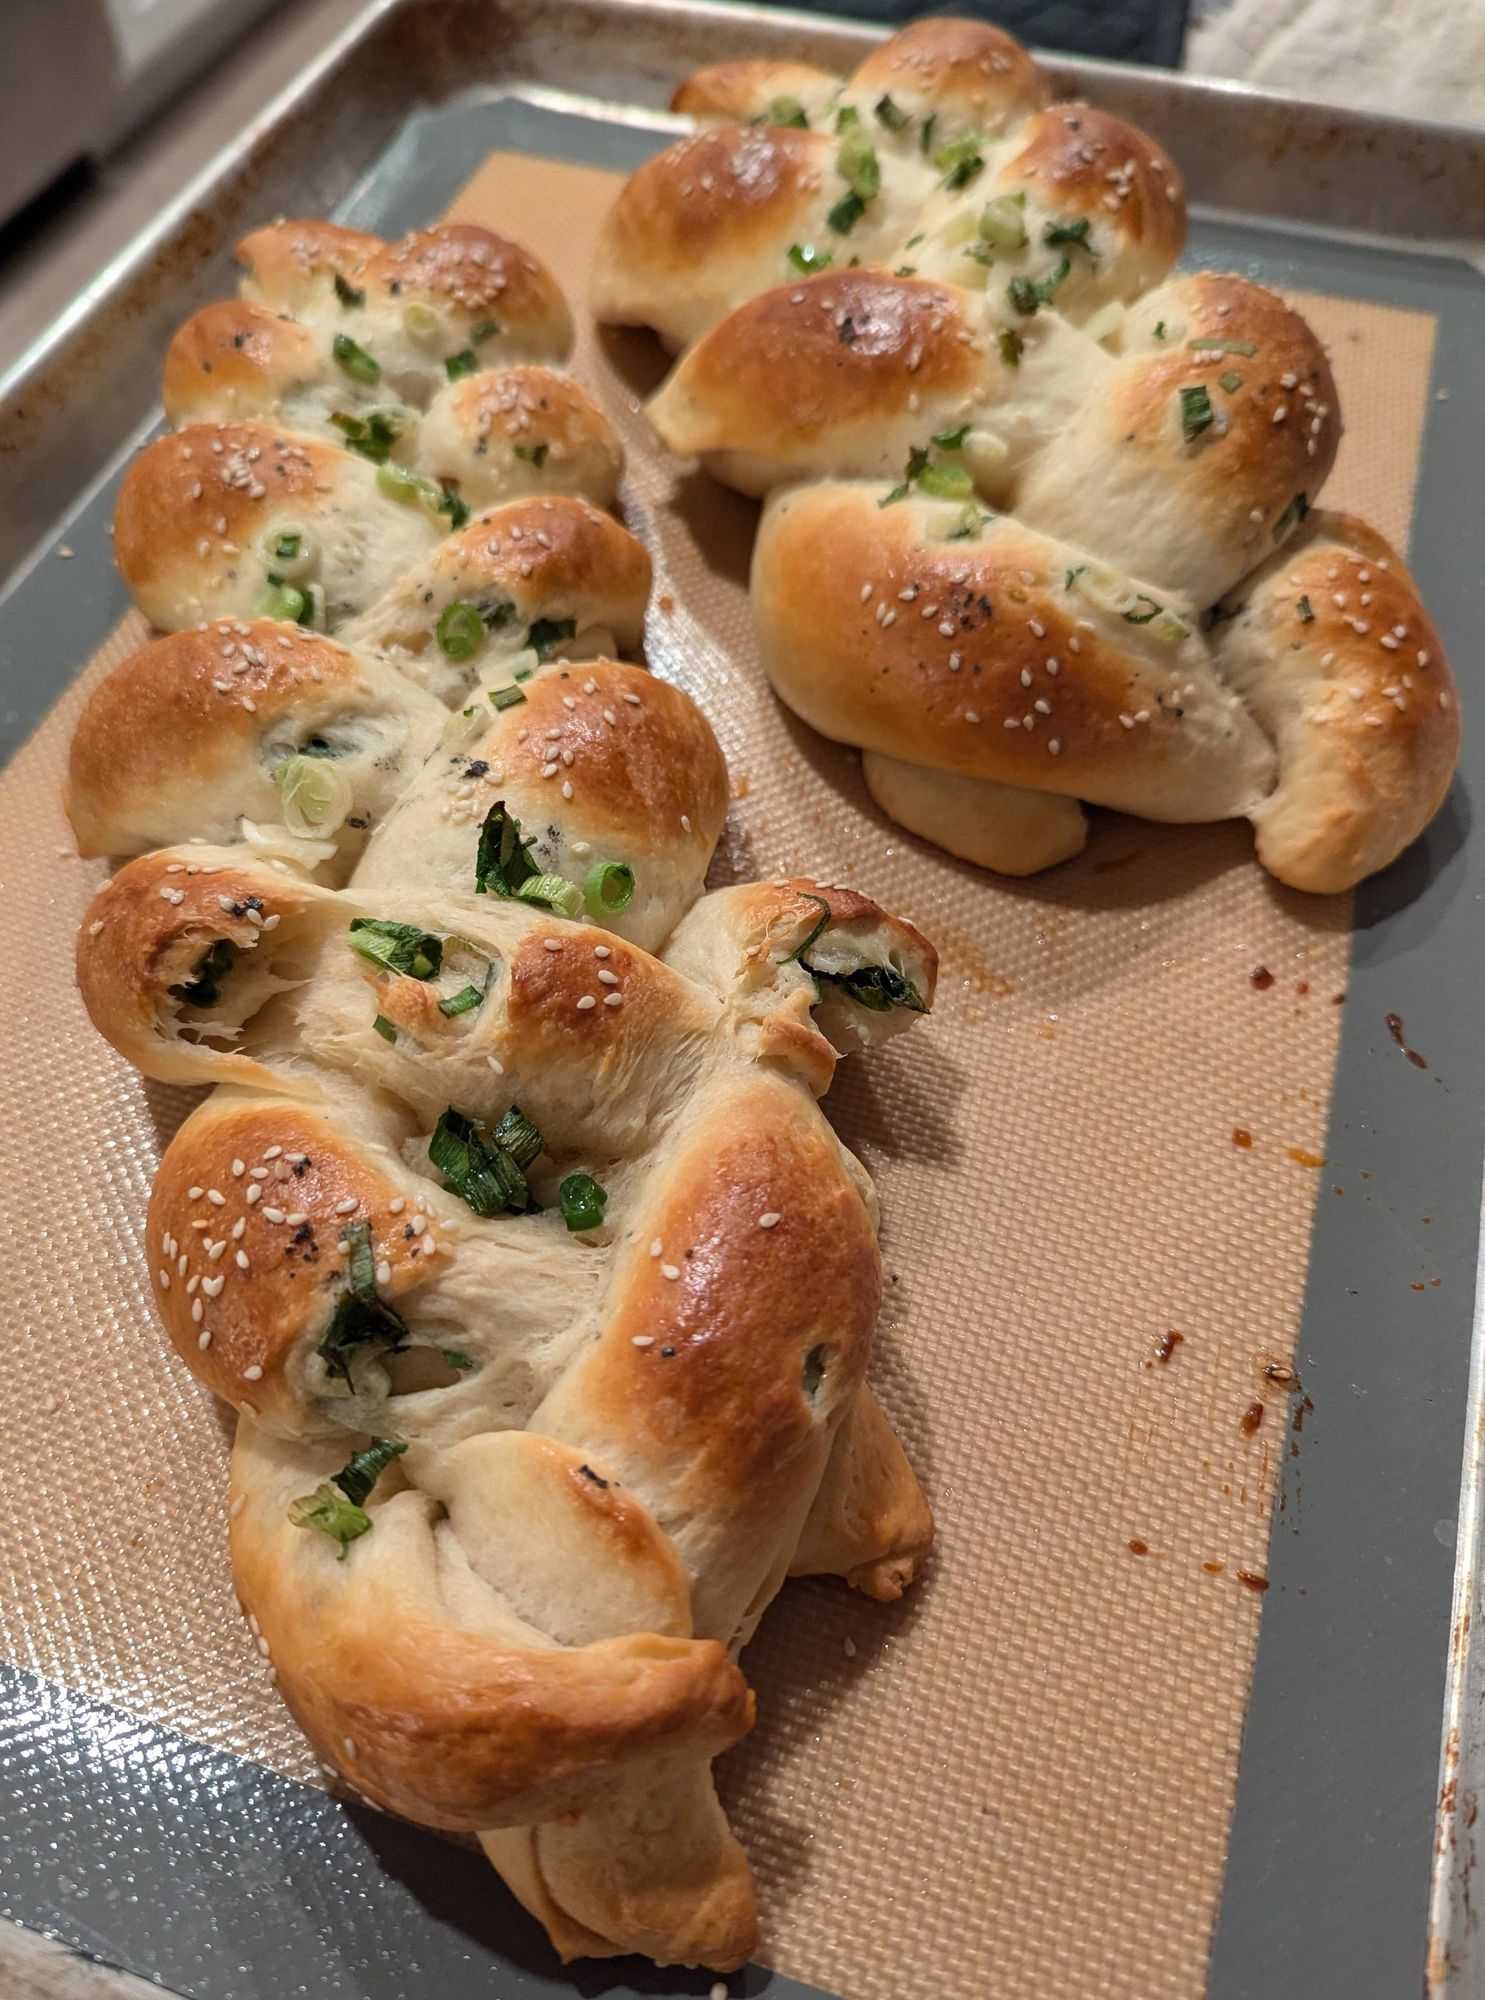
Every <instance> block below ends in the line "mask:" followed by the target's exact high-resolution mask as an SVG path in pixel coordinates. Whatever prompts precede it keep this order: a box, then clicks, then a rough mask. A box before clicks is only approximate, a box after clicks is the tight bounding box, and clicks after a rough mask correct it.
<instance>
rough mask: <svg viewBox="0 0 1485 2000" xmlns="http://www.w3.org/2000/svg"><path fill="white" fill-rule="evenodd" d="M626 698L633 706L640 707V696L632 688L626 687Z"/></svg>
mask: <svg viewBox="0 0 1485 2000" xmlns="http://www.w3.org/2000/svg"><path fill="white" fill-rule="evenodd" d="M624 699H625V701H627V702H628V703H629V706H630V707H631V708H638V707H639V705H640V701H639V696H638V695H637V694H635V693H634V691H633V689H632V688H625V690H624Z"/></svg>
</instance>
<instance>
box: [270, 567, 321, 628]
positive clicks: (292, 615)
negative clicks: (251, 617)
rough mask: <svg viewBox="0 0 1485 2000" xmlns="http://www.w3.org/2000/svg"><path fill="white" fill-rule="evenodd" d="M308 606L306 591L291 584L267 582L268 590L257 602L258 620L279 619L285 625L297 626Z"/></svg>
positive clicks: (271, 580)
mask: <svg viewBox="0 0 1485 2000" xmlns="http://www.w3.org/2000/svg"><path fill="white" fill-rule="evenodd" d="M309 605H310V600H309V593H308V591H304V590H300V589H298V588H297V587H296V586H295V585H294V584H292V583H279V582H275V581H274V580H273V579H272V578H270V580H269V584H268V588H267V589H266V590H265V591H264V593H263V595H262V597H261V598H260V599H259V600H258V616H259V617H260V618H281V619H283V621H284V622H285V624H291V625H298V624H301V623H302V622H303V620H304V614H305V612H306V611H308V609H309Z"/></svg>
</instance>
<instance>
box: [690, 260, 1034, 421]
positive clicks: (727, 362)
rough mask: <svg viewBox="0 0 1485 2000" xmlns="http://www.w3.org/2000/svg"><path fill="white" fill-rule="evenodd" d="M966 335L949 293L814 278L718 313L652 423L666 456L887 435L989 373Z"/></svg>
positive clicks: (861, 279)
mask: <svg viewBox="0 0 1485 2000" xmlns="http://www.w3.org/2000/svg"><path fill="white" fill-rule="evenodd" d="M971 331H972V323H971V315H970V300H969V298H968V296H967V295H966V294H965V293H963V292H960V291H957V290H955V289H953V288H951V287H950V286H947V285H937V284H933V283H931V282H930V281H929V280H928V279H926V278H893V277H889V276H887V274H886V273H884V272H882V271H876V270H870V269H865V268H863V269H860V270H855V271H852V270H842V271H825V272H821V273H819V274H817V275H814V276H811V277H808V278H802V279H801V280H800V281H799V283H798V284H795V285H787V286H780V287H778V288H776V289H775V290H773V291H768V292H762V293H760V294H759V295H758V296H757V297H756V298H753V299H749V300H748V301H747V302H746V303H745V304H743V305H741V306H739V307H738V308H737V310H736V311H735V312H732V313H729V314H728V315H727V317H726V319H724V320H723V321H722V322H721V324H720V325H719V326H716V327H714V328H713V329H712V331H711V332H710V333H709V334H707V335H706V336H705V337H704V338H703V339H702V340H700V341H698V342H697V344H696V345H695V346H694V347H692V348H691V349H690V350H689V351H688V352H687V354H686V355H685V356H684V357H683V359H682V360H681V361H680V362H679V363H678V364H677V366H676V368H675V369H674V370H673V372H672V373H671V375H670V376H669V378H668V379H667V381H666V383H665V386H664V388H663V389H662V390H661V391H660V393H659V395H658V396H657V397H656V399H655V401H654V403H652V405H651V415H652V417H653V418H654V421H655V425H656V428H657V429H658V430H659V432H660V435H661V437H662V439H663V440H664V442H665V443H666V444H667V445H668V446H669V447H670V449H671V450H672V451H676V452H709V451H715V450H719V449H720V450H727V449H738V448H742V447H743V443H744V440H746V448H748V449H751V450H754V451H760V452H768V451H769V450H770V449H773V450H776V451H783V450H785V449H788V448H789V447H790V446H791V444H792V445H793V447H794V448H795V449H797V448H798V444H799V443H800V442H801V441H810V440H814V439H816V438H818V437H819V436H820V435H821V434H822V433H823V432H826V431H835V430H836V429H841V430H846V429H848V428H849V427H851V426H853V425H863V426H865V425H874V426H880V425H882V424H890V423H893V422H895V421H896V420H897V419H898V418H900V417H901V416H902V415H903V414H904V412H905V411H907V410H908V408H909V399H910V398H917V399H918V401H919V402H922V401H925V400H929V399H932V398H933V397H936V396H942V397H951V396H954V395H966V396H967V395H969V394H970V393H972V392H973V391H974V390H975V389H977V388H978V387H979V385H980V383H981V381H982V379H983V377H984V376H985V374H986V373H987V372H991V373H994V372H995V371H996V370H997V369H998V368H999V366H1000V364H999V363H998V361H997V362H991V361H988V360H987V357H986V356H985V354H984V353H983V351H982V350H981V348H980V345H979V343H978V342H977V341H975V340H973V339H971V338H970V337H969V335H970V333H971ZM912 407H914V408H916V405H913V406H912ZM919 428H920V429H922V428H923V426H922V425H920V426H919ZM925 434H926V433H925Z"/></svg>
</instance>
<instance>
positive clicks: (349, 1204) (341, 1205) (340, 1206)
mask: <svg viewBox="0 0 1485 2000" xmlns="http://www.w3.org/2000/svg"><path fill="white" fill-rule="evenodd" d="M356 1205H357V1203H356V1197H355V1196H354V1195H353V1194H348V1195H347V1196H346V1198H345V1200H344V1201H338V1202H336V1204H335V1213H336V1214H337V1215H349V1214H350V1213H351V1210H352V1209H353V1208H355V1207H356ZM290 1220H291V1221H292V1220H293V1217H292V1216H291V1217H290Z"/></svg>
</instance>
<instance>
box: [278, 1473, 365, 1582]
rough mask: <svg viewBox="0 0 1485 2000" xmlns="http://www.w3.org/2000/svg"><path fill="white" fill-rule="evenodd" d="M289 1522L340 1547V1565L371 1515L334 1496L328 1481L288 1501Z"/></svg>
mask: <svg viewBox="0 0 1485 2000" xmlns="http://www.w3.org/2000/svg"><path fill="white" fill-rule="evenodd" d="M289 1519H290V1520H291V1521H292V1522H293V1524H294V1526H295V1527H296V1528H318V1529H319V1531H320V1533H321V1534H322V1535H328V1536H329V1537H330V1539H331V1541H332V1542H338V1543H339V1544H340V1550H339V1554H338V1555H337V1557H336V1560H337V1561H338V1562H344V1561H345V1556H346V1550H347V1549H348V1548H349V1547H350V1545H351V1543H352V1542H354V1541H356V1540H358V1539H359V1537H360V1536H362V1535H364V1534H365V1533H366V1532H367V1530H368V1529H369V1528H370V1526H371V1516H370V1515H369V1514H368V1513H367V1511H366V1509H365V1508H364V1507H357V1506H356V1505H355V1504H354V1503H353V1502H352V1501H350V1500H347V1499H346V1498H345V1497H344V1495H343V1494H340V1493H337V1492H336V1490H335V1488H334V1487H333V1486H332V1485H331V1484H330V1482H329V1481H328V1480H326V1481H325V1483H324V1485H322V1486H317V1487H316V1488H315V1490H314V1492H313V1493H305V1494H302V1495H301V1496H300V1498H299V1499H297V1500H291V1501H290V1502H289Z"/></svg>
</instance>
